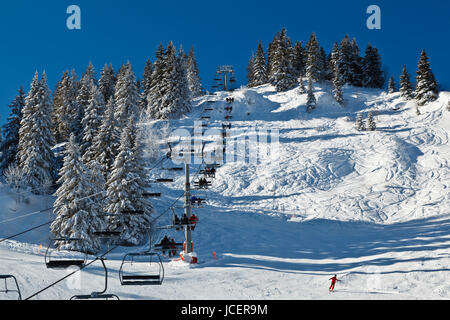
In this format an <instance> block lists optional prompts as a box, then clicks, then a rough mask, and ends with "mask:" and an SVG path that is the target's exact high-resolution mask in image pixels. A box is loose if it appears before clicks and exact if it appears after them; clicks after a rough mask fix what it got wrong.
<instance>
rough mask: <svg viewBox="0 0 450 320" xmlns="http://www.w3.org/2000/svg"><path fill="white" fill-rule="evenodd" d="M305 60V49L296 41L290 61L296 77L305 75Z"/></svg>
mask: <svg viewBox="0 0 450 320" xmlns="http://www.w3.org/2000/svg"><path fill="white" fill-rule="evenodd" d="M305 60H306V58H305V49H304V48H303V47H302V43H301V42H300V41H297V42H296V43H295V46H294V50H293V59H292V67H293V68H294V71H295V75H296V76H297V77H299V76H300V75H304V74H305Z"/></svg>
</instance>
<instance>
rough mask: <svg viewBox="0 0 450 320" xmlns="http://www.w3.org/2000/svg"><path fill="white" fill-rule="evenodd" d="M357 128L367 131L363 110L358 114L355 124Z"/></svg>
mask: <svg viewBox="0 0 450 320" xmlns="http://www.w3.org/2000/svg"><path fill="white" fill-rule="evenodd" d="M355 127H356V130H358V131H365V130H366V125H365V124H364V119H363V115H362V113H361V112H358V114H357V115H356V124H355Z"/></svg>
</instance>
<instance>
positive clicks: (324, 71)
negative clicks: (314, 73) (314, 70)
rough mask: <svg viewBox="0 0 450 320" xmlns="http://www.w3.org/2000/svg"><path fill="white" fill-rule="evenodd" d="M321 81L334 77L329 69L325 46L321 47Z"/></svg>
mask: <svg viewBox="0 0 450 320" xmlns="http://www.w3.org/2000/svg"><path fill="white" fill-rule="evenodd" d="M319 52H320V57H319V59H320V81H322V82H323V81H328V80H331V79H332V78H333V75H332V74H331V71H330V70H329V69H328V60H327V54H326V52H325V49H324V48H323V47H320V51H319Z"/></svg>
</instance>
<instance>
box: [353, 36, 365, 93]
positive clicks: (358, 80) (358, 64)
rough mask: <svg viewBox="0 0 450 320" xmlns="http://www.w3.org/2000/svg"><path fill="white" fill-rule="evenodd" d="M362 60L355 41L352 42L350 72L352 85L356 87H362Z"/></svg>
mask: <svg viewBox="0 0 450 320" xmlns="http://www.w3.org/2000/svg"><path fill="white" fill-rule="evenodd" d="M362 63H363V59H362V58H361V56H360V55H359V47H358V43H357V42H356V39H355V38H353V40H352V61H351V65H350V69H351V71H352V85H354V86H356V87H361V86H362V80H363V71H362Z"/></svg>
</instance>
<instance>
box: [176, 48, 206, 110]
mask: <svg viewBox="0 0 450 320" xmlns="http://www.w3.org/2000/svg"><path fill="white" fill-rule="evenodd" d="M188 70H189V58H188V56H186V53H185V52H184V51H183V48H182V47H181V46H180V49H179V50H178V55H177V57H176V77H175V79H173V83H174V87H175V92H174V95H175V97H177V99H178V101H176V104H177V105H178V107H177V109H178V110H180V112H181V114H186V113H188V112H191V111H192V104H191V99H192V97H193V92H192V91H191V87H190V81H189V72H188ZM199 81H200V79H199ZM199 83H200V82H199ZM194 90H198V87H197V88H196V89H195V88H194ZM200 92H201V89H200ZM196 94H199V92H196Z"/></svg>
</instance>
